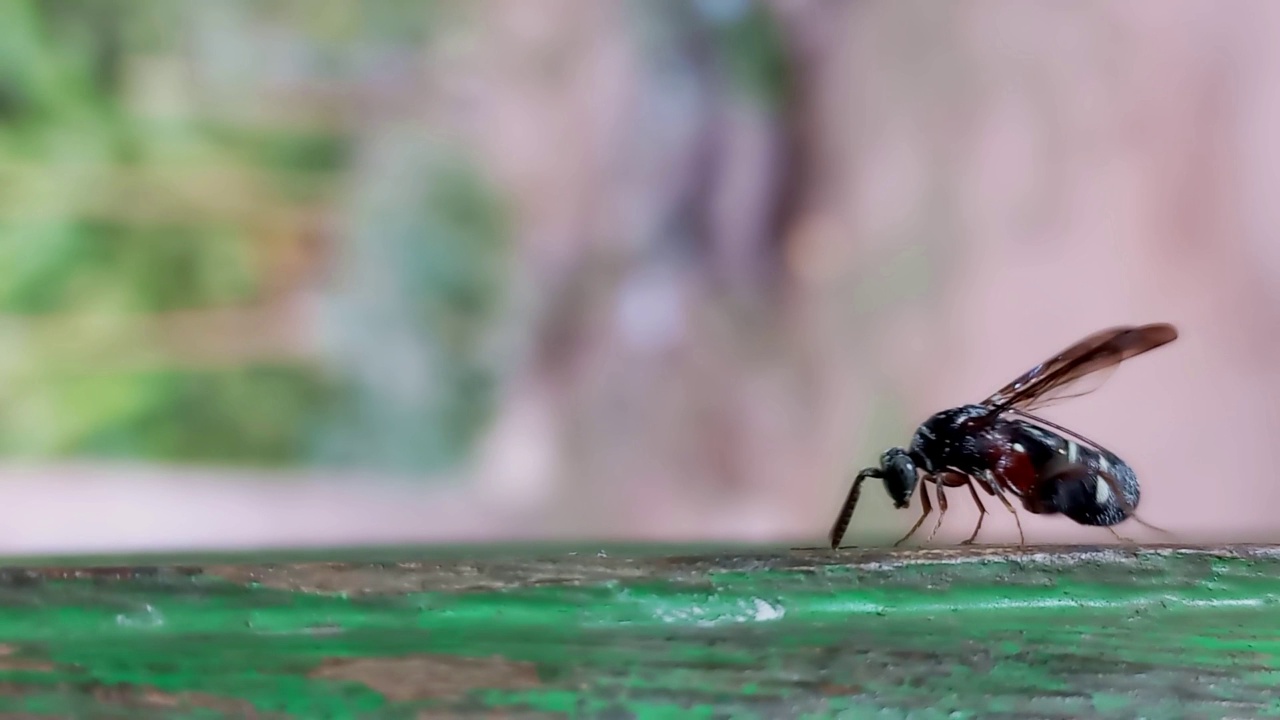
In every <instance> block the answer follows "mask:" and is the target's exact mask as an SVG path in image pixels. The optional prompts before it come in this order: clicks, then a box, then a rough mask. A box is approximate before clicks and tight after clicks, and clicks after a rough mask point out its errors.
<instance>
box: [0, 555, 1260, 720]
mask: <svg viewBox="0 0 1280 720" xmlns="http://www.w3.org/2000/svg"><path fill="white" fill-rule="evenodd" d="M394 555H395V556H396V558H397V561H396V562H387V563H366V562H345V563H323V562H304V563H288V564H263V563H261V562H258V560H261V559H260V558H258V559H255V558H251V557H246V558H241V559H240V560H241V562H219V563H216V564H205V565H203V566H198V567H182V566H178V565H164V566H158V567H149V568H106V567H97V568H75V567H66V568H35V567H28V568H21V569H11V570H8V571H5V572H4V573H2V574H0V606H2V608H3V612H0V717H45V716H49V717H68V716H76V717H85V716H91V717H131V718H147V717H308V718H321V717H388V718H413V717H424V718H426V717H467V716H479V717H495V716H497V717H566V716H576V717H676V716H679V717H734V718H741V717H763V718H784V717H836V716H839V717H889V718H894V717H908V716H909V717H913V718H914V717H923V718H931V717H949V718H950V717H974V718H999V717H1010V718H1012V717H1038V718H1058V717H1061V718H1080V717H1106V718H1112V717H1114V718H1129V717H1149V718H1160V717H1169V718H1174V717H1178V718H1184V717H1205V718H1222V717H1266V716H1276V715H1280V692H1278V691H1277V688H1280V602H1278V601H1280V582H1277V580H1276V578H1277V576H1280V549H1276V548H1270V547H1232V548H1219V549H1213V550H1196V549H1189V548H1145V549H1136V548H1051V549H1023V550H1018V549H1000V548H995V549H991V548H987V549H969V550H964V551H942V550H939V551H921V550H909V551H901V552H887V551H882V550H875V551H850V550H845V551H841V552H839V553H831V552H827V551H817V550H811V551H810V550H793V551H785V550H784V551H776V552H759V553H735V554H710V553H708V554H692V555H679V556H671V555H655V554H653V553H652V552H647V553H643V554H636V553H616V552H604V553H601V554H596V553H594V552H589V553H580V554H568V553H564V554H558V555H553V556H537V555H532V554H529V553H528V552H525V553H519V554H516V553H513V554H503V553H495V552H493V551H489V552H486V553H484V554H482V555H477V558H478V559H472V560H466V559H460V558H458V557H457V554H456V553H455V557H453V558H451V559H446V560H436V561H430V562H428V561H420V562H414V561H407V560H404V559H403V558H404V557H405V554H404V553H403V552H400V553H395V554H394Z"/></svg>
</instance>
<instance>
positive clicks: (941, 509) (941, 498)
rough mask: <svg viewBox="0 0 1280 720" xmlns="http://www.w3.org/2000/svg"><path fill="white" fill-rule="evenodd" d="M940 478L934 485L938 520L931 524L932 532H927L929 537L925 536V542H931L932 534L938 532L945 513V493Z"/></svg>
mask: <svg viewBox="0 0 1280 720" xmlns="http://www.w3.org/2000/svg"><path fill="white" fill-rule="evenodd" d="M945 484H946V483H944V482H943V481H942V478H938V480H937V482H936V483H935V484H934V487H936V488H938V522H937V524H935V525H934V526H933V532H931V533H929V537H927V538H925V543H926V544H928V543H930V542H933V536H934V535H937V534H938V530H939V529H940V528H941V527H942V516H943V515H946V514H947V494H946V492H944V490H943V488H942V486H943V485H945Z"/></svg>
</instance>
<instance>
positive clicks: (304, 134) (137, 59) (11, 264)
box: [0, 0, 507, 470]
mask: <svg viewBox="0 0 1280 720" xmlns="http://www.w3.org/2000/svg"><path fill="white" fill-rule="evenodd" d="M443 17H444V15H443V13H442V12H441V11H440V10H437V8H436V4H435V3H420V2H412V1H397V0H386V1H383V2H377V3H365V4H362V3H355V2H350V1H348V0H326V1H325V2H320V3H313V2H297V1H294V2H286V1H283V0H272V1H270V2H260V3H255V2H228V3H218V4H217V6H216V7H214V6H213V5H211V4H204V3H199V2H165V1H161V0H137V1H136V2H133V1H127V0H101V1H100V2H95V3H78V2H73V1H71V0H48V1H47V2H36V1H35V0H14V2H9V3H0V453H3V454H7V455H17V456H25V457H32V456H35V457H69V456H89V457H116V458H146V459H160V460H171V461H184V462H185V461H190V462H219V463H252V464H268V465H280V464H297V463H303V462H313V461H320V462H342V463H348V462H353V463H370V462H372V463H389V464H391V465H394V466H395V467H399V468H404V469H409V470H421V469H422V468H424V467H438V466H440V465H441V464H448V463H452V462H456V461H458V460H459V459H461V458H462V457H463V456H464V455H465V453H466V451H467V449H468V447H469V443H470V442H471V441H472V439H473V438H474V436H475V433H476V432H477V430H478V428H479V427H480V426H481V425H482V424H483V422H484V420H485V419H486V418H487V413H488V408H489V406H490V404H491V388H492V386H493V380H492V373H491V372H490V371H489V369H488V367H487V361H486V356H485V346H486V343H487V336H488V327H489V325H490V324H491V323H492V321H493V318H494V316H495V315H496V314H497V313H498V312H499V310H500V304H501V300H502V294H503V293H502V291H503V287H504V283H505V270H506V268H505V257H506V252H507V248H506V244H505V239H506V228H505V226H504V223H503V221H502V213H501V203H500V202H499V199H498V198H497V197H496V196H495V195H494V193H493V191H492V190H491V189H490V188H488V187H487V186H486V184H485V183H484V182H483V180H482V179H481V178H479V177H478V176H477V175H476V174H475V172H474V170H473V169H472V168H471V167H470V166H469V164H468V162H467V161H466V160H465V159H458V158H448V159H445V158H443V157H436V156H433V157H431V158H429V159H425V160H424V164H422V165H421V166H420V167H419V168H418V169H417V170H415V172H419V171H420V172H419V175H420V177H419V179H418V180H417V181H415V182H412V183H408V184H407V185H403V186H402V184H401V183H399V182H398V181H397V180H396V179H395V178H388V177H384V176H379V175H378V174H377V173H374V174H371V175H361V174H360V173H358V172H353V169H354V168H353V160H354V159H355V154H356V150H357V144H358V143H362V142H370V138H368V137H364V138H361V137H359V136H356V135H354V134H352V132H351V130H350V129H349V128H347V127H346V126H343V125H339V124H338V123H337V122H335V121H334V118H333V113H332V110H331V108H330V109H328V110H326V109H324V108H319V109H312V110H310V111H308V110H307V109H306V108H307V103H308V102H310V100H309V99H307V98H305V97H304V98H303V101H302V102H298V103H296V106H292V107H288V108H287V109H288V112H283V113H280V114H279V115H271V113H270V112H268V113H266V115H267V117H266V118H265V119H261V118H257V117H256V116H255V115H249V116H248V117H249V119H244V118H243V117H241V116H239V115H237V114H236V113H235V112H228V113H222V112H221V110H222V108H220V107H215V106H214V105H216V103H215V104H210V103H207V102H206V104H204V105H202V104H201V102H202V101H207V100H208V98H205V97H202V96H201V95H200V92H201V91H200V89H199V88H196V89H192V88H189V87H185V86H183V85H182V81H178V82H177V83H174V82H173V81H172V80H165V79H164V78H165V77H168V76H165V74H164V73H174V72H175V71H176V73H177V74H176V75H175V77H179V78H186V79H189V80H191V81H192V82H193V84H195V82H196V80H197V79H199V78H201V77H203V76H202V73H203V72H205V71H208V72H209V73H211V74H214V75H216V71H217V68H213V69H212V70H210V69H209V68H206V67H203V66H201V63H202V62H204V63H210V64H211V65H218V63H219V62H221V61H222V60H226V59H228V58H227V57H225V55H226V53H228V52H242V51H243V50H244V43H243V40H242V38H243V37H245V36H247V35H251V34H252V31H253V30H255V29H264V28H265V29H269V31H270V32H271V33H274V34H277V35H279V36H280V37H281V38H283V40H282V41H281V42H280V43H279V46H280V47H287V48H288V49H289V52H290V53H292V55H291V56H290V58H289V60H288V62H287V63H286V64H288V72H290V73H295V74H296V75H297V76H298V77H297V78H295V79H299V80H300V82H299V85H300V86H303V87H306V86H307V84H308V83H309V82H312V81H314V82H315V83H316V84H324V85H327V86H337V85H341V84H342V83H349V84H350V83H355V82H359V81H360V78H361V73H363V72H364V70H363V69H361V68H360V66H359V62H360V61H361V56H360V55H359V53H360V52H363V51H364V50H365V49H368V48H370V47H375V48H376V47H382V48H394V49H396V51H397V52H414V51H415V49H416V48H415V47H414V45H415V44H417V45H421V44H422V43H424V42H428V41H429V40H430V37H431V35H432V33H434V32H435V31H436V29H437V27H438V25H439V23H440V22H441V21H442V18H443ZM202 20H216V21H217V22H218V23H220V24H219V25H217V27H218V28H220V29H216V30H210V31H208V32H209V33H214V35H204V36H201V37H203V38H204V40H206V41H207V40H209V38H211V37H212V38H213V41H214V42H213V43H212V44H209V43H206V44H205V45H200V44H199V42H197V41H195V40H192V37H193V36H192V35H191V33H192V32H193V30H192V28H196V27H200V28H207V27H210V26H209V25H208V24H207V23H206V24H204V25H201V24H200V22H201V21H202ZM174 28H185V30H183V32H174ZM217 33H223V34H222V35H221V36H217V35H216V34H217ZM228 39H231V40H232V41H231V42H227V40H228ZM219 43H221V44H219ZM195 46H199V47H200V48H202V49H200V50H199V51H196V50H193V49H192V48H193V47H195ZM210 47H212V48H213V49H209V48H210ZM201 53H204V54H203V55H202V54H201ZM219 53H223V54H222V55H219ZM230 59H232V60H236V59H237V58H230ZM232 65H234V63H232ZM236 67H241V66H236ZM156 68H159V69H160V71H161V79H160V80H159V81H156V80H155V79H154V78H153V77H152V76H151V75H149V74H148V73H149V72H150V70H152V69H156ZM256 71H257V68H256V67H251V72H250V75H252V74H253V73H254V72H256ZM237 72H238V71H237ZM254 79H255V78H254V77H251V78H250V80H254ZM151 82H158V83H159V84H158V85H156V86H155V87H151V86H148V83H151ZM235 82H239V80H234V82H232V83H231V85H232V90H231V92H233V93H234V92H238V91H239V86H235V84H234V83H235ZM165 83H169V84H165ZM250 84H251V83H250ZM246 87H248V86H246ZM140 88H141V90H140ZM224 89H225V88H224ZM140 92H141V95H143V96H147V97H155V96H158V97H160V98H161V103H160V106H161V110H160V111H159V112H154V111H152V110H150V109H148V107H149V106H147V103H146V102H142V103H139V102H137V97H138V95H139V93H140ZM148 92H150V93H151V94H150V95H148ZM300 95H305V93H300ZM211 97H214V98H216V97H218V96H216V95H213V96H211ZM173 98H177V100H176V101H174V102H176V105H175V106H174V107H176V110H173V111H172V112H170V111H169V110H167V109H165V108H168V107H169V106H168V105H166V104H165V103H166V102H169V101H170V100H173ZM273 102H274V98H273ZM279 102H280V103H281V104H282V106H284V105H286V104H288V103H290V102H293V100H291V99H290V98H289V97H281V98H280V99H279ZM253 103H259V104H261V103H260V101H258V100H251V101H250V103H249V104H253ZM274 109H275V108H268V110H274ZM210 110H213V112H210ZM373 141H374V142H377V139H376V138H374V139H373ZM412 145H413V142H408V143H407V146H409V147H408V149H409V150H412V147H411V146H412ZM399 153H400V151H399V150H398V149H393V150H392V152H391V154H392V155H397V154H399ZM388 183H389V184H388ZM343 194H345V195H349V196H351V197H354V198H355V205H357V206H362V205H363V206H364V207H366V209H367V211H362V210H360V208H359V207H357V209H356V210H355V211H353V212H354V215H355V217H354V219H353V223H354V225H355V230H354V235H355V237H354V239H348V238H345V237H344V238H341V242H340V243H339V245H344V246H346V245H352V244H354V245H355V247H338V248H336V249H333V248H329V250H330V251H332V252H337V253H338V254H339V256H340V257H339V260H338V262H337V263H336V264H337V265H342V262H343V259H344V258H345V259H346V260H351V261H353V262H354V263H356V265H357V266H358V268H357V269H358V272H357V274H356V277H355V279H354V281H350V282H348V283H347V285H346V287H344V288H342V289H340V290H339V291H338V293H337V294H338V296H339V298H340V302H338V303H337V311H336V315H335V316H334V317H333V318H332V319H333V320H334V321H335V323H334V324H336V325H338V326H340V327H341V328H343V329H342V330H340V331H339V333H338V335H339V338H338V347H337V349H336V350H335V354H336V356H337V361H336V362H333V363H330V362H328V361H332V360H333V358H324V357H317V358H315V359H314V360H312V361H310V362H297V363H292V364H288V365H279V364H270V363H268V364H263V362H258V361H255V360H254V359H253V358H252V357H250V358H248V359H246V360H238V361H230V362H227V363H224V364H223V365H222V366H219V367H211V368H208V369H200V370H194V369H189V368H188V367H187V363H188V361H189V360H190V358H187V359H185V360H183V361H182V362H179V361H178V360H177V359H176V358H167V357H165V355H164V353H165V349H164V348H163V347H162V345H161V344H160V343H159V342H156V341H155V339H154V338H152V336H151V335H150V334H149V332H148V328H149V327H151V326H150V325H148V323H151V322H154V320H155V318H154V315H155V314H157V313H165V312H170V311H179V310H181V311H197V312H199V311H205V310H209V311H221V310H229V309H234V308H245V307H249V306H252V305H253V304H254V303H256V302H258V301H259V300H261V299H262V298H263V297H265V296H266V293H267V290H268V289H269V288H271V289H274V288H276V287H278V285H279V283H278V282H277V280H278V278H275V277H273V273H275V272H276V270H275V267H274V266H273V265H272V263H271V262H269V261H266V260H264V258H269V257H271V256H272V252H273V250H274V249H275V247H274V246H270V245H269V244H268V243H270V242H276V241H278V240H279V239H278V238H276V237H275V236H274V235H273V234H272V230H271V228H272V227H273V226H272V225H271V221H272V219H273V218H276V217H279V216H283V217H295V216H301V215H305V213H307V212H309V211H311V209H312V208H314V207H316V206H318V205H321V204H326V205H329V206H334V205H335V203H336V204H337V206H338V207H341V206H342V204H343V203H342V197H343ZM290 241H293V240H291V239H290V238H286V239H285V240H283V242H290ZM370 252H372V253H373V255H372V256H370V255H369V253H370ZM384 252H385V253H386V254H385V255H380V253H384ZM328 260H329V258H324V259H321V261H320V262H317V263H316V264H317V265H321V266H330V265H332V264H333V263H330V262H328ZM371 267H372V268H374V270H375V271H374V272H373V273H372V274H371V275H368V274H362V273H363V272H364V269H368V268H371ZM384 281H385V282H387V283H390V285H389V286H388V287H390V288H394V290H393V291H392V292H391V293H390V295H389V296H388V297H389V298H390V299H389V305H378V304H374V305H369V304H368V303H367V302H366V299H367V298H368V297H370V296H376V295H379V293H382V292H383V288H382V284H383V283H384ZM353 324H354V326H353ZM37 326H40V327H53V328H56V331H55V333H53V334H50V333H41V332H36V331H35V328H36V327H37ZM406 345H408V346H411V347H413V348H417V349H418V350H417V352H416V354H414V353H411V354H410V355H409V356H407V358H406V356H405V355H404V354H403V353H402V352H401V349H402V348H403V347H405V346H406ZM122 347H123V348H124V350H125V351H127V352H121V348H122ZM108 355H109V356H110V359H111V362H105V360H106V359H108V358H107V357H106V356H108ZM121 357H124V359H123V360H121ZM389 358H399V359H400V361H401V362H403V363H404V365H403V367H404V368H407V369H408V370H407V372H408V374H410V375H412V374H414V373H419V374H420V375H421V377H420V378H418V385H420V386H421V387H422V388H425V390H423V391H422V392H419V393H416V394H415V393H412V392H404V391H402V390H400V389H397V387H396V386H395V384H394V383H392V384H391V385H387V383H386V381H387V379H388V377H389V376H388V373H387V372H385V370H383V369H382V365H381V364H380V363H383V364H385V363H386V362H388V359H389ZM331 365H332V366H333V367H334V368H336V372H328V371H325V372H322V371H320V370H319V369H317V368H319V367H322V366H323V367H330V366H331ZM391 375H392V376H394V373H392V374H391ZM391 379H392V380H394V379H395V377H391Z"/></svg>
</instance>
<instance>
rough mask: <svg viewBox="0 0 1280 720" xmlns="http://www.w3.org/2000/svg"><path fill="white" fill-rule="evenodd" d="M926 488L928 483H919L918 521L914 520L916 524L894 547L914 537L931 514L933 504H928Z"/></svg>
mask: <svg viewBox="0 0 1280 720" xmlns="http://www.w3.org/2000/svg"><path fill="white" fill-rule="evenodd" d="M928 486H929V483H927V482H924V481H921V483H920V508H921V512H920V519H918V520H916V524H915V525H912V526H911V529H910V530H908V531H907V534H906V535H903V536H902V539H901V540H899V541H898V542H896V543H894V544H893V546H894V547H898V546H899V545H901V544H902V543H904V542H906V541H907V538H909V537H911V536H912V535H915V534H916V531H917V530H919V529H920V526H921V525H923V524H924V519H925V518H927V517H929V513H931V512H933V503H931V502H929V492H928V489H927V488H928Z"/></svg>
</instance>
